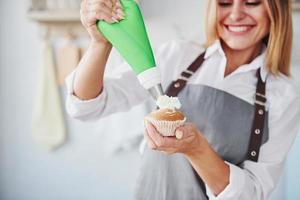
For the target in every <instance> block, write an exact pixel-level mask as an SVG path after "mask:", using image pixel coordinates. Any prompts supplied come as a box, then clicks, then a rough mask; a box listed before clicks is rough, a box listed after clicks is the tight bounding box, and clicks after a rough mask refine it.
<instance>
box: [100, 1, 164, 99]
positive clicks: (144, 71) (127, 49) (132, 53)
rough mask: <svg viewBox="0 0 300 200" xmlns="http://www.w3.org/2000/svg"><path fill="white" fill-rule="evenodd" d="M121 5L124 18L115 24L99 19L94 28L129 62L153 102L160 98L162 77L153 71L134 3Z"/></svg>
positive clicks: (126, 2) (143, 27)
mask: <svg viewBox="0 0 300 200" xmlns="http://www.w3.org/2000/svg"><path fill="white" fill-rule="evenodd" d="M120 2H121V4H122V6H123V10H124V13H125V19H123V20H122V21H120V22H118V23H114V24H109V23H107V22H105V21H103V20H100V21H98V22H97V27H98V29H99V30H100V31H101V33H102V34H103V35H104V36H105V38H106V39H107V40H108V41H109V42H110V43H111V44H112V45H113V46H114V47H115V48H116V49H117V50H118V51H119V53H120V54H121V55H122V56H123V57H124V59H125V60H126V61H127V62H128V64H129V65H130V66H131V68H132V69H133V71H134V72H135V73H136V74H137V77H138V79H139V82H140V83H141V85H142V86H143V87H144V88H145V89H147V90H148V91H149V92H150V94H151V96H152V97H153V98H154V99H157V98H158V97H159V96H161V95H163V92H162V87H161V77H160V73H159V71H158V70H157V68H156V63H155V59H154V55H153V51H152V48H151V45H150V42H149V38H148V35H147V32H146V27H145V24H144V20H143V17H142V14H141V11H140V9H139V6H138V5H137V3H136V2H135V1H134V0H121V1H120Z"/></svg>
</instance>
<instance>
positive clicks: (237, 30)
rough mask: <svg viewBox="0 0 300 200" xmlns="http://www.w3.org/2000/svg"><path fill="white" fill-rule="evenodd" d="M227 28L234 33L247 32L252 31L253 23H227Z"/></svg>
mask: <svg viewBox="0 0 300 200" xmlns="http://www.w3.org/2000/svg"><path fill="white" fill-rule="evenodd" d="M225 27H226V29H227V30H228V31H230V32H232V33H246V32H248V31H250V30H251V29H252V28H253V27H254V26H253V25H225Z"/></svg>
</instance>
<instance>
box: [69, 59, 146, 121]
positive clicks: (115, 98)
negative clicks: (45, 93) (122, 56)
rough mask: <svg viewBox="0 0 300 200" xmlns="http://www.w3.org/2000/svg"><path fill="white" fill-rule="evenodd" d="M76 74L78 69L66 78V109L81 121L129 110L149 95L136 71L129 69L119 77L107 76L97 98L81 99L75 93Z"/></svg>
mask: <svg viewBox="0 0 300 200" xmlns="http://www.w3.org/2000/svg"><path fill="white" fill-rule="evenodd" d="M124 65H126V64H125V63H124ZM75 76H76V69H75V70H74V71H73V72H72V73H71V74H70V75H69V76H68V77H67V78H66V86H67V98H66V110H67V113H68V114H69V115H70V116H71V117H73V118H75V119H79V120H81V121H94V120H97V119H99V118H102V117H105V116H108V115H110V114H112V113H115V112H122V111H127V110H129V109H130V108H132V107H133V106H135V105H138V104H139V103H141V102H143V101H144V100H146V99H147V98H148V97H149V95H148V92H147V91H146V90H145V89H144V88H143V87H142V86H141V85H140V84H139V81H138V79H137V77H136V75H135V74H134V72H132V71H127V72H124V73H123V74H122V75H121V77H118V78H105V79H104V87H103V90H102V92H101V94H100V95H99V96H97V97H96V98H94V99H90V100H81V99H79V98H78V97H77V96H75V95H74V90H73V88H74V87H73V84H74V79H75Z"/></svg>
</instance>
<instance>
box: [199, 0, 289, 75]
mask: <svg viewBox="0 0 300 200" xmlns="http://www.w3.org/2000/svg"><path fill="white" fill-rule="evenodd" d="M216 1H217V0H208V4H207V6H208V7H207V8H208V9H207V13H206V22H205V26H206V43H205V46H206V47H208V46H210V45H212V44H213V43H214V42H215V40H216V39H218V38H219V35H218V31H217V2H216ZM265 3H266V8H267V11H268V14H269V18H270V22H271V24H270V33H269V35H268V36H267V37H266V38H264V40H263V41H264V42H265V43H266V44H267V55H266V60H265V64H266V66H267V68H268V69H269V71H270V72H271V73H273V74H275V75H278V73H279V72H281V73H283V74H285V75H287V76H290V63H291V53H292V40H293V25H292V13H291V12H292V11H291V1H290V0H284V1H283V0H265Z"/></svg>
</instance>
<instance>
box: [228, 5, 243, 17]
mask: <svg viewBox="0 0 300 200" xmlns="http://www.w3.org/2000/svg"><path fill="white" fill-rule="evenodd" d="M244 17H245V11H244V6H243V5H241V4H240V3H237V2H236V1H235V3H234V4H233V6H232V7H231V10H230V15H229V18H230V19H231V20H232V21H239V20H241V19H243V18H244Z"/></svg>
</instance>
